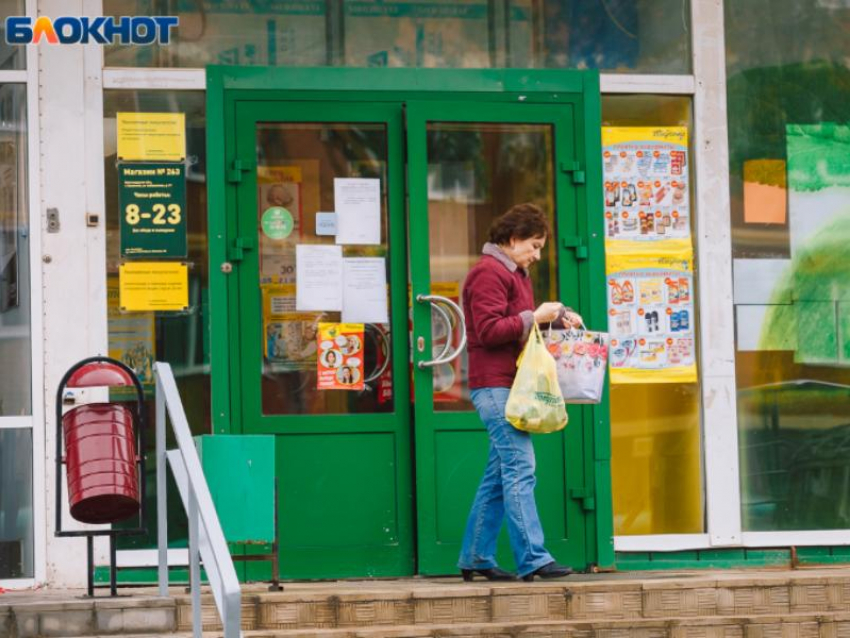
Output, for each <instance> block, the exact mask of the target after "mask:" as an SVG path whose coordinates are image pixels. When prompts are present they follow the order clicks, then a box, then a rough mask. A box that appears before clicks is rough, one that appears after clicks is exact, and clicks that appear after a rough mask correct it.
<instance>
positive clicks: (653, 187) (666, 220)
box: [602, 127, 691, 247]
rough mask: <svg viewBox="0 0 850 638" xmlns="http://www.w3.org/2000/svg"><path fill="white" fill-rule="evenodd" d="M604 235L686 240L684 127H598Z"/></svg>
mask: <svg viewBox="0 0 850 638" xmlns="http://www.w3.org/2000/svg"><path fill="white" fill-rule="evenodd" d="M602 147H603V148H602V156H603V187H604V196H605V240H606V243H609V244H610V243H615V242H619V241H639V242H647V243H651V242H657V241H669V240H680V243H681V245H682V247H685V246H690V237H691V214H690V177H689V166H688V164H689V161H688V130H687V128H685V127H603V129H602Z"/></svg>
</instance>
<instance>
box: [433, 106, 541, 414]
mask: <svg viewBox="0 0 850 638" xmlns="http://www.w3.org/2000/svg"><path fill="white" fill-rule="evenodd" d="M427 152H428V225H429V230H430V247H431V260H430V263H431V293H432V294H435V295H442V296H444V297H448V298H450V299H452V300H453V301H455V302H459V299H460V295H461V288H462V285H463V281H464V279H465V278H466V275H467V273H468V272H469V271H470V269H471V268H472V266H473V265H474V264H475V262H477V261H478V259H479V257H480V256H481V249H482V247H483V246H484V243H485V242H486V241H487V233H488V230H489V228H490V224H491V223H492V221H493V220H494V219H495V218H496V217H498V216H499V215H501V214H502V213H504V212H505V211H506V210H508V209H509V208H510V207H511V206H513V205H514V204H518V203H522V202H533V203H535V204H537V205H538V206H540V207H541V208H542V209H543V210H544V211H546V212H547V213H548V215H549V223H550V225H551V227H552V230H553V233H554V232H555V182H554V167H553V161H554V150H553V139H552V127H551V126H550V125H548V124H547V125H536V124H479V123H471V124H465V123H464V124H460V123H431V124H429V125H428V128H427ZM556 268H557V261H556V259H555V241H553V240H552V238H550V240H549V241H548V242H547V243H546V247H545V248H544V254H543V258H542V259H541V261H540V262H539V263H538V264H536V265H535V266H534V269H535V271H534V273H533V277H532V282H533V285H534V297H535V299H539V300H543V299H557V298H558V286H557V284H558V280H557V272H556ZM432 317H433V321H432V326H433V328H432V329H433V335H432V338H433V344H432V347H433V349H434V356H435V357H436V356H437V355H439V354H440V353H441V352H442V351H443V348H444V346H445V345H446V340H447V339H449V338H450V339H451V343H452V346H457V344H458V343H459V341H460V334H459V330H458V326H456V325H452V326H451V330H449V328H448V327H447V326H446V321H445V320H444V319H442V318H441V317H440V316H439V315H438V314H432ZM451 319H452V320H454V318H453V317H452V318H451ZM466 363H467V358H466V353H464V354H463V355H461V356H460V357H459V358H457V359H455V360H454V362H452V363H449V364H445V365H443V366H438V367H436V368H435V369H434V409H435V410H436V411H438V412H439V411H456V410H464V411H466V410H472V409H473V407H472V403H471V402H470V400H469V387H468V377H467V365H466Z"/></svg>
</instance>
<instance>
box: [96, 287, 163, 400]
mask: <svg viewBox="0 0 850 638" xmlns="http://www.w3.org/2000/svg"><path fill="white" fill-rule="evenodd" d="M106 319H107V322H108V323H109V356H110V357H112V358H113V359H117V360H118V361H121V362H122V363H125V364H126V365H127V366H128V367H130V368H132V370H133V372H135V373H136V374H137V375H138V376H139V381H141V382H142V387H143V388H144V390H145V392H146V393H147V392H151V391H153V386H154V378H153V364H154V361H155V360H156V339H155V336H156V330H155V324H154V313H153V312H134V313H129V314H128V313H122V312H121V307H120V304H119V292H118V277H115V276H111V277H108V278H107V280H106ZM112 392H113V393H115V390H113V391H112ZM118 394H119V395H120V392H119V393H118ZM126 394H127V396H132V397H135V396H136V392H135V390H133V391H132V392H127V393H126ZM111 396H112V394H111Z"/></svg>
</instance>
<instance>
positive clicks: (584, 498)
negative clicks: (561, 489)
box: [570, 487, 596, 512]
mask: <svg viewBox="0 0 850 638" xmlns="http://www.w3.org/2000/svg"><path fill="white" fill-rule="evenodd" d="M570 498H572V499H574V500H576V501H581V508H582V509H583V510H584V511H585V512H592V511H593V510H595V509H596V499H595V498H594V496H593V491H592V490H591V489H590V488H587V487H574V488H572V489H571V490H570Z"/></svg>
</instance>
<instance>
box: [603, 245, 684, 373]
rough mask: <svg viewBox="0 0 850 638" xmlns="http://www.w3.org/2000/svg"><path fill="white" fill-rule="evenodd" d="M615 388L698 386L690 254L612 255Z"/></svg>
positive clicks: (610, 324)
mask: <svg viewBox="0 0 850 638" xmlns="http://www.w3.org/2000/svg"><path fill="white" fill-rule="evenodd" d="M607 272H608V276H607V278H606V279H607V294H608V309H609V310H608V330H609V333H610V338H611V348H610V369H611V382H612V383H690V382H696V380H697V371H696V358H695V355H696V350H695V344H696V342H695V339H694V335H695V326H694V295H693V284H694V282H693V259H692V257H691V252H690V251H668V252H661V251H659V252H658V253H657V254H652V255H650V254H646V253H640V252H632V253H626V252H624V253H619V254H609V255H608V256H607Z"/></svg>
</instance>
